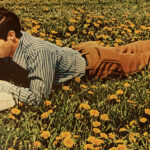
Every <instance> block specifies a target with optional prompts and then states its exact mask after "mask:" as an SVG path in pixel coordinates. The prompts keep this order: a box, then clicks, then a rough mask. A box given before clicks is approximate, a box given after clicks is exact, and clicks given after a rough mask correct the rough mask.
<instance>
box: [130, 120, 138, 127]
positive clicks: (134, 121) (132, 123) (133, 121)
mask: <svg viewBox="0 0 150 150" xmlns="http://www.w3.org/2000/svg"><path fill="white" fill-rule="evenodd" d="M136 124H137V122H136V120H132V121H130V123H129V126H133V125H136Z"/></svg>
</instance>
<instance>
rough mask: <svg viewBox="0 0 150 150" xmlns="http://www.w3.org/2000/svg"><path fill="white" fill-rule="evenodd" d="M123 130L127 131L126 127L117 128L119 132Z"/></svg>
mask: <svg viewBox="0 0 150 150" xmlns="http://www.w3.org/2000/svg"><path fill="white" fill-rule="evenodd" d="M124 131H127V129H126V128H120V129H119V132H124Z"/></svg>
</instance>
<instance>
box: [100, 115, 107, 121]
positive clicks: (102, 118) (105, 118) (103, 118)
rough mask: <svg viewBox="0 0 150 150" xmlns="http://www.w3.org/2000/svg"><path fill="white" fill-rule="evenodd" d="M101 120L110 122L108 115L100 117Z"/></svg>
mask: <svg viewBox="0 0 150 150" xmlns="http://www.w3.org/2000/svg"><path fill="white" fill-rule="evenodd" d="M100 119H101V120H103V121H108V120H109V117H108V115H107V114H102V115H101V116H100Z"/></svg>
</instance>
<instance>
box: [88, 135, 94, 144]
mask: <svg viewBox="0 0 150 150" xmlns="http://www.w3.org/2000/svg"><path fill="white" fill-rule="evenodd" d="M94 140H95V137H94V136H89V137H88V139H87V141H88V142H91V143H93V141H94Z"/></svg>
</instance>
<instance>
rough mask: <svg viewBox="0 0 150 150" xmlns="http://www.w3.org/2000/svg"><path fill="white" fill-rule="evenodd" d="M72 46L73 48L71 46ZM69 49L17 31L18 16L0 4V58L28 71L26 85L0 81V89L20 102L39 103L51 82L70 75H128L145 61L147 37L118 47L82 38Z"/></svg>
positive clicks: (149, 44) (148, 53)
mask: <svg viewBox="0 0 150 150" xmlns="http://www.w3.org/2000/svg"><path fill="white" fill-rule="evenodd" d="M73 49H74V50H73ZM73 49H71V48H67V47H59V46H56V45H54V44H52V43H50V42H48V41H44V40H41V39H40V38H37V37H33V36H32V35H30V34H28V33H26V32H23V31H21V25H20V21H19V18H18V17H17V16H16V15H15V14H14V13H12V12H10V11H8V10H6V9H4V8H0V58H11V59H12V61H13V62H15V63H16V64H18V65H19V66H21V67H22V68H23V69H25V70H27V71H28V76H27V78H28V80H30V83H29V88H25V87H20V86H16V85H14V84H12V83H10V82H7V81H0V92H6V93H9V94H12V95H13V96H14V99H15V100H17V102H18V101H21V102H24V103H30V104H31V103H32V104H39V103H40V101H41V99H42V97H43V96H44V97H48V95H49V94H50V90H51V87H52V85H53V84H58V83H61V82H65V81H67V80H70V79H72V78H74V77H77V76H78V77H83V76H84V75H85V74H86V75H87V76H88V77H90V78H96V79H98V78H101V79H102V78H107V77H109V76H111V77H112V76H115V77H116V76H119V77H122V76H128V75H129V74H133V73H135V72H138V71H140V70H141V69H142V68H143V67H145V66H147V65H149V59H150V58H149V57H150V41H148V40H147V41H140V42H135V43H132V44H128V45H124V46H120V47H111V48H106V47H101V46H99V45H98V44H96V42H92V41H90V42H83V43H80V44H78V45H77V46H75V47H74V48H73Z"/></svg>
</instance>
